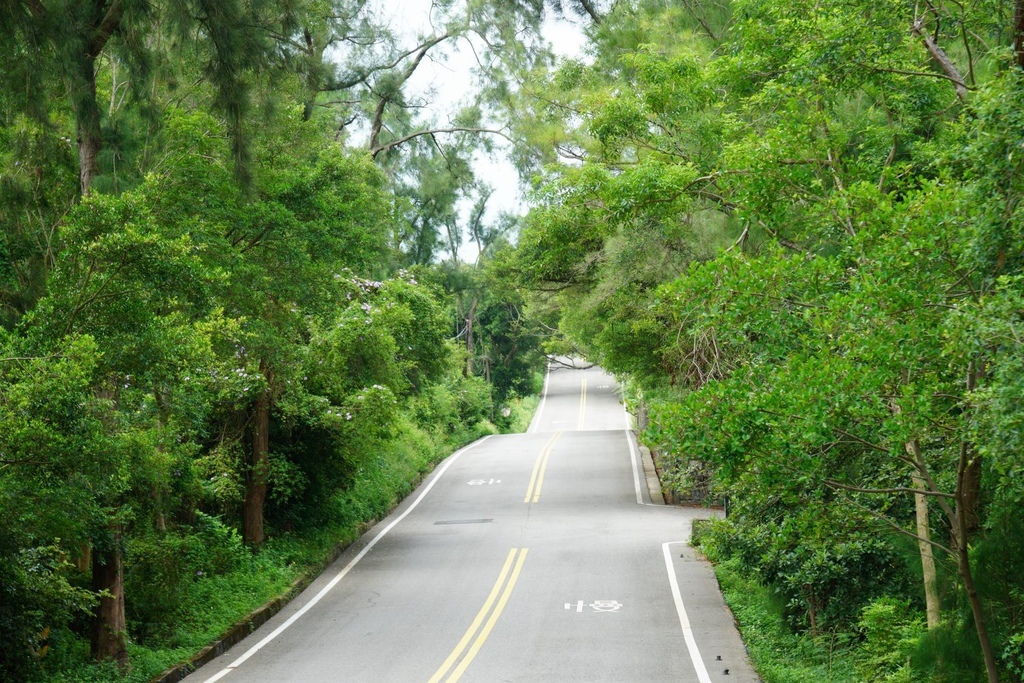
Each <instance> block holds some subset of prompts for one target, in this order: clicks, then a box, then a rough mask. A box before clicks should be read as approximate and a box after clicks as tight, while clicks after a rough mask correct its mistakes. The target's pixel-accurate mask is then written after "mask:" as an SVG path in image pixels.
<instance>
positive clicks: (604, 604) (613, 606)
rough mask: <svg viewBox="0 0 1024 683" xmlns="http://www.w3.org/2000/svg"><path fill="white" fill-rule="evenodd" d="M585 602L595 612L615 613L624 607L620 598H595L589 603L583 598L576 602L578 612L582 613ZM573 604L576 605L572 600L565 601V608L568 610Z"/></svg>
mask: <svg viewBox="0 0 1024 683" xmlns="http://www.w3.org/2000/svg"><path fill="white" fill-rule="evenodd" d="M584 604H586V605H587V607H589V608H590V609H592V610H593V611H595V612H613V613H617V612H618V611H619V610H620V609H622V603H621V602H619V601H618V600H594V601H593V602H591V603H589V604H588V603H585V602H584V601H583V600H577V601H576V604H575V607H576V614H580V613H581V612H583V605H584ZM573 606H574V605H573V603H571V602H567V603H565V609H566V610H572V608H573Z"/></svg>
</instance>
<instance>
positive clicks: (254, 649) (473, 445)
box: [204, 435, 491, 683]
mask: <svg viewBox="0 0 1024 683" xmlns="http://www.w3.org/2000/svg"><path fill="white" fill-rule="evenodd" d="M489 438H491V437H490V435H488V436H485V437H484V438H482V439H480V440H479V441H475V442H473V443H471V444H469V445H468V446H465V447H463V448H460V449H459V450H457V451H455V453H454V454H452V455H451V457H449V458H448V460H447V461H446V462H445V463H444V465H442V466H441V469H439V470H437V473H436V474H435V475H434V477H433V478H432V479H431V480H430V483H428V484H427V485H426V486H425V487H424V488H423V490H422V491H421V492H420V495H418V496H417V497H416V500H414V501H413V502H412V504H411V505H410V506H409V507H408V508H407V509H406V510H405V512H403V513H402V514H400V515H399V516H398V517H396V518H395V519H394V520H393V521H392V522H391V523H390V524H388V525H387V526H386V527H384V529H383V530H382V531H381V532H380V533H379V534H377V535H376V536H374V537H373V539H372V540H371V541H370V542H369V543H367V544H366V547H365V548H363V549H362V550H360V551H359V554H358V555H356V556H355V557H353V558H352V559H351V560H350V561H349V563H348V564H346V565H345V566H344V567H343V568H342V570H341V571H340V572H338V575H337V576H335V577H334V578H333V579H331V582H330V583H328V584H327V585H326V586H324V587H323V588H321V589H320V592H319V593H317V594H316V595H314V596H313V598H312V599H311V600H310V601H309V602H307V603H306V604H305V605H303V606H302V608H301V609H300V610H299V611H298V612H296V613H295V614H293V615H292V616H290V617H288V620H287V621H285V622H284V623H283V624H281V625H280V626H278V627H277V628H275V629H274V630H273V632H271V633H270V634H269V635H267V636H266V637H265V638H263V640H261V641H260V642H258V643H256V644H255V645H253V646H252V647H250V648H249V649H248V650H246V651H245V654H243V655H242V656H241V657H239V658H238V659H236V660H235V661H233V662H231V663H230V664H228V665H227V666H226V667H224V668H223V669H221V670H220V671H219V672H217V673H216V674H214V675H213V676H211V677H210V678H207V679H206V681H204V683H214V681H219V680H220V679H222V678H224V677H225V676H227V675H228V674H229V673H231V672H232V671H234V670H235V669H237V668H238V667H240V666H241V665H242V664H244V663H245V660H247V659H249V658H250V657H252V656H253V655H254V654H256V653H257V652H259V651H260V650H261V649H263V647H264V646H266V645H267V644H268V643H269V642H270V641H272V640H274V639H275V638H277V637H278V636H279V635H281V633H282V632H284V630H285V629H286V628H288V627H289V626H291V625H292V624H294V623H295V622H296V621H298V620H299V618H300V617H302V615H303V614H305V613H306V612H308V611H309V610H310V609H312V608H313V606H314V605H316V604H317V603H318V602H320V600H321V599H322V598H323V597H324V596H325V595H327V593H329V592H330V591H331V589H332V588H334V587H335V586H337V585H338V582H339V581H341V580H342V579H343V578H345V576H346V575H347V574H348V573H349V571H351V570H352V568H353V567H355V566H356V564H357V563H358V562H359V560H361V559H363V558H364V557H365V556H366V554H367V553H368V552H370V549H371V548H373V546H375V545H377V541H379V540H380V539H382V538H384V536H386V535H387V533H388V532H389V531H391V530H392V529H393V528H395V526H396V525H397V524H398V523H399V522H401V521H402V520H403V519H405V518H406V517H407V516H408V515H409V513H410V512H412V511H413V510H415V509H416V506H417V505H419V504H420V502H421V501H422V500H423V498H424V497H425V496H426V495H427V494H428V493H430V489H432V488H434V484H436V483H437V482H438V481H440V480H441V476H442V475H443V474H444V473H445V472H447V471H448V468H449V467H451V466H452V464H453V463H454V462H455V461H456V460H457V459H458V458H459V456H460V455H462V454H463V453H465V452H466V451H468V450H470V449H472V448H476V447H477V446H479V445H480V444H482V443H483V442H484V441H487V439H489Z"/></svg>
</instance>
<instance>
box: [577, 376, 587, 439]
mask: <svg viewBox="0 0 1024 683" xmlns="http://www.w3.org/2000/svg"><path fill="white" fill-rule="evenodd" d="M586 409H587V378H586V377H584V378H583V383H582V384H581V385H580V422H579V424H578V425H577V426H576V429H577V430H578V431H583V416H584V414H585V413H586Z"/></svg>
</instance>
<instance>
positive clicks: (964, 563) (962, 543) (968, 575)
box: [953, 472, 999, 683]
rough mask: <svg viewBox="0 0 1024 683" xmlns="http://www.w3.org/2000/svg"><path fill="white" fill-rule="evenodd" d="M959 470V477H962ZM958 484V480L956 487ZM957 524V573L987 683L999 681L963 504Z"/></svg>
mask: <svg viewBox="0 0 1024 683" xmlns="http://www.w3.org/2000/svg"><path fill="white" fill-rule="evenodd" d="M962 474H963V473H962V472H961V477H960V478H961V479H962ZM959 486H960V484H959V482H958V488H959ZM955 516H956V520H957V525H956V527H955V528H954V530H953V533H954V536H955V538H954V540H955V541H956V560H957V562H956V564H957V573H958V574H959V575H960V580H961V581H963V583H964V590H965V591H966V592H967V602H968V603H969V604H970V606H971V616H973V617H974V628H975V630H976V631H977V633H978V642H979V644H980V645H981V652H982V655H984V657H985V673H986V674H987V675H988V683H999V667H998V665H997V663H996V655H995V651H994V650H993V649H992V639H991V638H990V637H989V634H988V626H987V625H986V623H985V612H984V610H983V608H982V605H981V598H980V597H979V596H978V589H977V588H976V587H975V585H974V574H973V573H972V571H971V559H970V554H969V552H968V542H967V538H968V536H967V513H966V510H965V509H964V506H963V505H961V504H959V497H958V504H957V509H956V513H955Z"/></svg>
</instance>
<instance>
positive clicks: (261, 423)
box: [242, 391, 270, 546]
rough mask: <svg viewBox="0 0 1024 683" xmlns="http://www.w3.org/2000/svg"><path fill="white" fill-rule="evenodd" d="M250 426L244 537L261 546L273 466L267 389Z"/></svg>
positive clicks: (259, 399)
mask: <svg viewBox="0 0 1024 683" xmlns="http://www.w3.org/2000/svg"><path fill="white" fill-rule="evenodd" d="M250 429H251V434H252V448H251V450H250V459H249V472H248V473H247V476H246V482H245V501H244V503H243V508H242V538H243V539H244V540H245V542H246V543H249V544H250V545H254V546H258V545H260V544H261V543H263V503H264V501H266V498H267V479H268V474H269V470H270V458H269V457H268V451H269V449H270V396H269V394H268V392H267V391H264V392H263V393H262V394H261V395H260V397H259V398H258V399H256V406H255V408H254V410H253V417H252V425H251V427H250Z"/></svg>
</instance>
